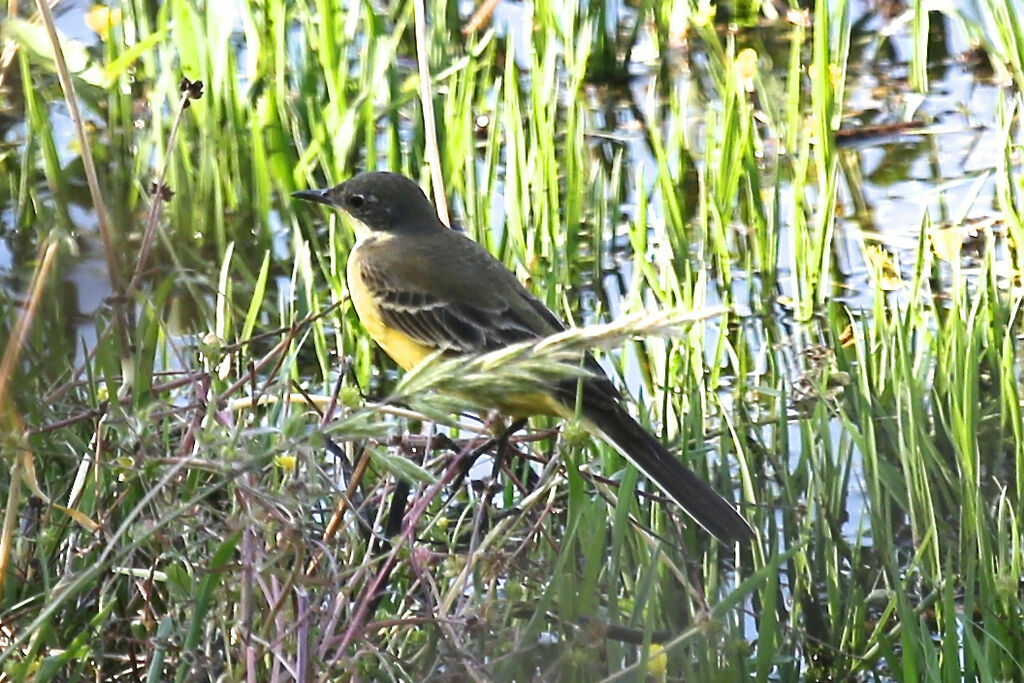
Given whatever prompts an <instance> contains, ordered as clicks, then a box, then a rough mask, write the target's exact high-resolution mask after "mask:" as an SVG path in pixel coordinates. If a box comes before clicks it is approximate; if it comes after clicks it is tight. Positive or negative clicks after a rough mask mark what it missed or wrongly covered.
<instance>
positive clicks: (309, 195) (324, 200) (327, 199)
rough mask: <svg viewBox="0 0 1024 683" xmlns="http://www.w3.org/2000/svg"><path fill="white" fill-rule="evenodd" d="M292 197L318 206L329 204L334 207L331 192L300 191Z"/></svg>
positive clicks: (293, 193)
mask: <svg viewBox="0 0 1024 683" xmlns="http://www.w3.org/2000/svg"><path fill="white" fill-rule="evenodd" d="M292 196H293V197H295V198H296V199H305V200H306V201H307V202H314V203H316V204H327V205H328V206H332V205H333V204H334V202H333V201H331V195H330V190H329V189H327V190H300V191H298V192H292Z"/></svg>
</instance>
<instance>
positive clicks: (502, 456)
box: [491, 417, 526, 486]
mask: <svg viewBox="0 0 1024 683" xmlns="http://www.w3.org/2000/svg"><path fill="white" fill-rule="evenodd" d="M492 424H502V425H503V426H504V422H503V421H499V422H495V423H492ZM525 426H526V418H525V417H521V418H518V419H516V420H513V421H512V424H510V425H509V426H508V427H504V429H502V431H501V433H500V434H498V436H497V437H496V438H494V439H492V443H494V444H495V445H496V446H497V448H496V449H495V452H494V466H493V467H492V468H491V485H492V486H495V485H496V484H497V481H498V475H499V474H501V470H502V468H503V467H504V466H505V462H506V461H507V460H508V440H509V437H510V436H512V435H513V434H515V433H516V432H518V431H519V430H520V429H522V428H523V427H525Z"/></svg>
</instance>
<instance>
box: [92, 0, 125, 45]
mask: <svg viewBox="0 0 1024 683" xmlns="http://www.w3.org/2000/svg"><path fill="white" fill-rule="evenodd" d="M120 23H121V10H120V9H114V10H112V9H110V8H109V7H107V6H105V5H93V8H92V9H91V10H89V11H88V12H86V14H85V25H86V26H88V27H89V28H90V29H92V30H93V31H94V32H95V33H96V35H98V36H99V37H100V40H104V41H105V40H106V39H107V36H108V35H109V33H110V27H111V26H117V25H118V24H120Z"/></svg>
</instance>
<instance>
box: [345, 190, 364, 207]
mask: <svg viewBox="0 0 1024 683" xmlns="http://www.w3.org/2000/svg"><path fill="white" fill-rule="evenodd" d="M348 205H349V206H350V207H351V208H353V209H361V208H363V207H364V206H366V197H365V196H363V195H361V194H351V195H349V196H348Z"/></svg>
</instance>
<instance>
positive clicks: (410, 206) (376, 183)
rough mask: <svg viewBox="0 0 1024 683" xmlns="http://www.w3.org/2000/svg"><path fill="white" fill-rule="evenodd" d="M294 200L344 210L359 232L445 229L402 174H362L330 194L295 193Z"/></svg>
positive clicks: (419, 190)
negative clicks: (363, 229) (365, 230)
mask: <svg viewBox="0 0 1024 683" xmlns="http://www.w3.org/2000/svg"><path fill="white" fill-rule="evenodd" d="M292 196H293V197H297V198H298V199H305V200H307V201H311V202H317V203H318V204H326V205H328V206H333V207H334V208H336V209H340V210H341V211H342V212H344V213H346V214H348V215H349V216H350V217H351V218H353V219H354V220H355V222H356V230H357V231H361V229H362V228H366V229H367V231H368V232H371V233H372V232H405V231H422V230H430V229H434V228H443V226H442V225H441V222H440V221H439V220H438V219H437V210H436V209H435V208H434V205H433V204H431V203H430V200H428V199H427V197H426V195H424V194H423V191H422V190H421V189H420V187H419V185H417V184H416V183H414V182H413V181H412V180H410V179H409V178H406V177H405V176H404V175H400V174H398V173H388V172H386V171H375V172H372V173H360V174H359V175H357V176H353V177H352V178H349V179H348V180H346V181H345V182H343V183H341V184H340V185H335V186H334V187H331V188H327V189H326V190H303V191H301V192H293V193H292Z"/></svg>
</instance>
